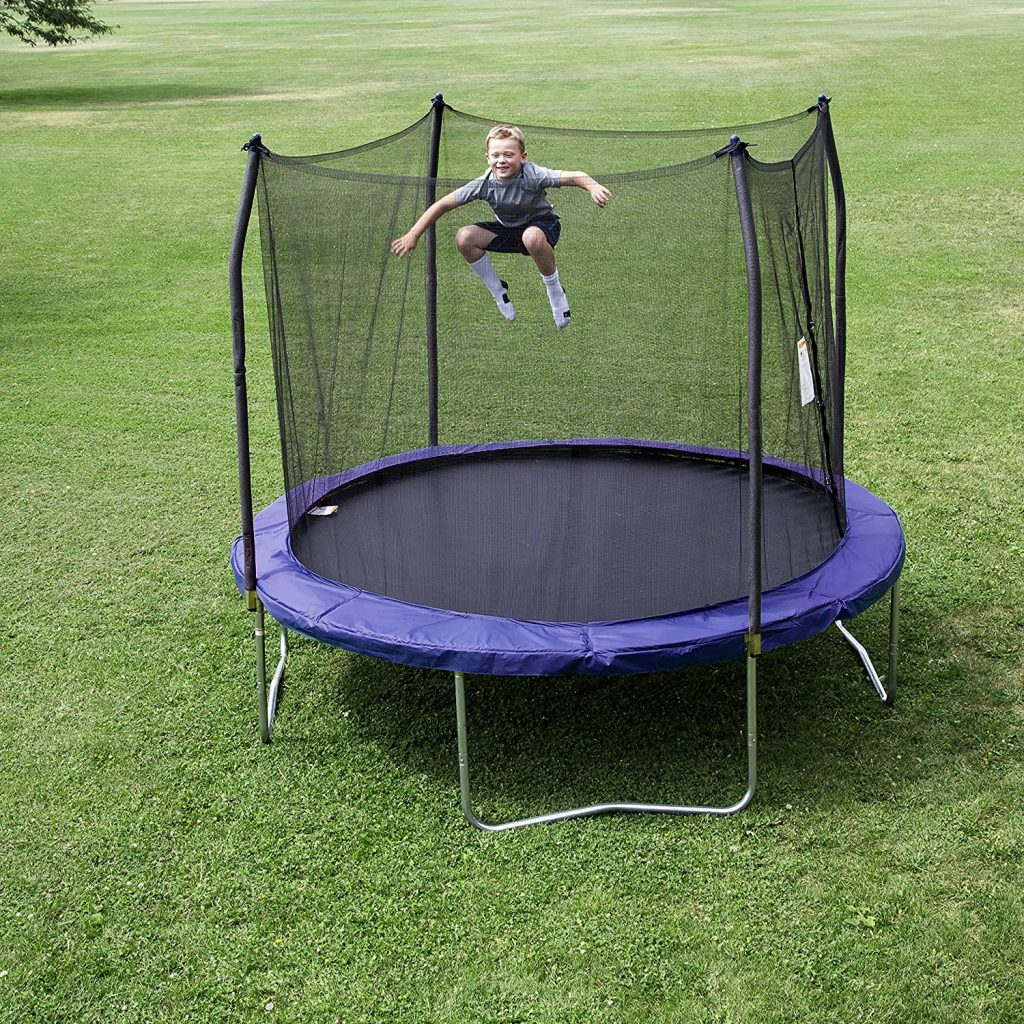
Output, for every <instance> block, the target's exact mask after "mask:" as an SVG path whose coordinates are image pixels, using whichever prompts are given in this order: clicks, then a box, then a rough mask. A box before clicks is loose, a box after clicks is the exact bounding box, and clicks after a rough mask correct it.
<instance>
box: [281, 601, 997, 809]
mask: <svg viewBox="0 0 1024 1024" xmlns="http://www.w3.org/2000/svg"><path fill="white" fill-rule="evenodd" d="M886 609H887V606H886V605H885V603H884V602H883V605H882V606H881V607H880V608H876V609H875V610H873V611H872V612H870V613H868V615H867V616H865V617H863V618H862V619H859V620H858V621H857V623H856V624H855V626H854V630H855V633H856V634H857V635H858V637H859V638H860V639H861V640H862V641H863V642H865V643H866V645H867V646H868V648H869V650H871V652H872V653H873V655H874V657H875V660H876V664H877V665H878V667H879V668H880V669H883V670H884V666H885V644H886V641H887V628H886V621H885V620H886V619H887V614H886ZM938 633H939V631H938V630H937V624H936V623H929V622H928V621H924V620H923V619H922V621H918V619H917V616H915V615H914V614H913V613H912V612H911V613H910V614H906V615H905V617H904V632H903V643H902V645H901V683H900V688H899V689H898V691H897V702H896V706H895V707H893V708H887V707H885V706H883V705H882V703H881V702H880V701H879V700H878V698H877V696H876V694H875V692H874V690H873V688H872V687H871V684H870V682H869V681H868V679H867V676H866V675H865V674H864V672H863V670H862V669H861V666H860V663H859V661H858V660H857V658H856V656H855V655H854V653H853V652H852V650H850V648H849V647H848V646H847V645H846V643H845V642H844V641H843V640H842V638H841V637H840V636H839V634H838V632H837V631H836V630H834V629H833V630H829V631H828V632H827V633H825V634H823V635H821V636H819V637H816V638H813V639H811V640H808V641H804V642H803V643H801V644H798V645H796V646H794V647H789V648H784V649H782V650H778V651H773V652H771V653H770V654H768V655H765V656H764V657H763V658H762V659H761V661H760V666H759V698H758V737H759V788H758V795H757V797H756V798H755V804H754V809H755V810H754V813H755V814H757V808H758V807H760V808H761V809H762V813H765V814H769V815H770V814H773V813H775V812H777V811H778V809H779V808H780V807H783V806H784V805H785V804H786V803H791V804H793V805H794V806H796V805H799V806H801V807H819V808H823V809H827V808H837V807H838V808H841V807H844V806H849V805H855V804H862V803H882V802H887V801H889V800H891V799H892V797H893V795H894V793H896V792H903V793H909V792H927V791H928V788H929V787H930V786H932V784H933V781H936V780H937V784H938V785H939V786H941V785H942V784H943V782H942V779H948V778H949V776H950V773H952V772H954V771H955V770H956V769H955V765H956V764H957V763H963V760H964V758H965V757H966V758H968V759H969V758H970V757H973V756H974V755H975V754H978V756H980V755H981V754H982V753H983V750H984V748H985V747H986V746H987V745H989V744H991V742H992V737H991V733H989V735H986V733H985V731H984V728H985V727H984V726H983V725H979V724H977V723H975V722H972V724H971V726H970V727H969V728H966V729H965V728H963V727H958V726H957V722H956V719H957V717H958V715H960V716H962V717H963V718H966V717H967V716H968V715H970V714H971V713H972V710H973V709H977V708H980V707H982V706H984V705H985V703H986V702H987V701H990V700H991V698H992V693H991V687H990V682H989V681H988V680H986V679H985V678H984V673H978V672H976V671H974V670H973V669H972V667H971V666H964V665H959V666H958V665H956V664H955V663H954V662H952V661H949V662H946V661H944V659H943V651H942V650H941V649H936V647H935V646H934V644H935V643H936V636H937V635H938ZM333 658H339V659H340V660H333ZM333 658H332V661H331V665H330V667H329V668H328V667H326V666H325V673H326V676H327V679H328V682H327V687H328V689H327V691H326V692H324V693H323V697H324V703H326V705H327V706H328V707H329V708H330V707H333V708H338V709H339V713H340V710H341V709H345V715H346V720H347V729H346V730H344V731H345V733H346V738H345V739H342V738H340V736H339V732H338V730H337V729H336V728H331V727H328V729H327V731H326V732H325V733H323V734H321V739H322V741H323V748H322V749H323V751H324V753H325V755H327V754H328V752H329V750H330V748H331V747H332V746H333V745H334V744H336V743H350V742H351V740H352V736H353V734H354V735H355V736H356V737H358V739H359V741H360V742H362V743H364V744H366V746H367V747H368V748H370V749H371V751H372V754H371V756H372V757H379V758H380V759H381V761H382V762H384V763H388V764H390V765H391V766H393V767H394V768H395V769H396V770H397V771H398V772H399V773H408V774H410V775H423V776H426V777H428V778H430V779H431V780H433V781H434V782H436V783H437V784H438V785H439V786H441V787H444V788H445V789H446V790H448V791H451V790H452V789H453V788H454V787H456V786H457V785H458V757H457V742H456V732H455V700H454V696H455V693H454V682H453V679H452V676H451V674H449V673H443V672H434V671H427V670H422V669H413V668H407V667H403V666H397V665H391V664H388V663H385V662H379V661H375V660H373V659H371V658H364V657H357V656H338V655H337V654H335V655H334V656H333ZM466 690H467V705H468V721H469V742H470V749H469V754H470V768H471V772H472V779H473V790H474V799H475V802H476V809H477V812H478V813H479V814H480V815H481V817H483V818H484V819H485V820H487V819H494V820H498V819H501V818H508V817H519V816H527V815H531V814H538V813H544V812H547V811H552V810H558V809H561V808H564V807H571V806H581V805H584V804H589V803H594V802H611V801H623V800H629V801H644V802H659V803H673V804H680V803H685V804H690V803H701V804H704V803H710V804H718V805H727V804H731V803H733V802H735V801H736V800H738V799H739V797H740V796H741V795H742V793H743V792H744V789H745V787H746V751H745V738H744V730H745V700H744V698H745V673H744V666H743V663H742V662H735V663H730V664H724V665H712V666H700V667H696V668H692V669H688V670H685V671H679V672H670V673H661V674H657V675H646V676H619V677H577V676H565V677H555V678H487V677H479V676H472V677H467V686H466ZM322 707H323V705H322V704H321V713H322ZM957 708H959V709H960V711H959V712H957V710H956V709H957ZM1004 725H1005V722H1003V720H1001V719H1000V720H999V722H998V724H997V726H996V728H1003V727H1004ZM988 728H989V729H990V730H991V728H992V722H991V721H990V722H989V725H988ZM282 731H283V732H284V733H286V734H287V733H291V735H290V736H287V738H286V736H285V735H282V739H285V742H289V741H291V742H295V743H297V744H298V745H299V746H300V747H301V746H303V745H305V743H306V742H307V741H308V740H309V739H311V737H302V736H301V735H296V734H295V733H294V732H292V730H291V729H286V730H282ZM939 777H941V779H940V778H939Z"/></svg>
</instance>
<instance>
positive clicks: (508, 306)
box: [491, 281, 516, 320]
mask: <svg viewBox="0 0 1024 1024" xmlns="http://www.w3.org/2000/svg"><path fill="white" fill-rule="evenodd" d="M499 283H500V284H501V291H500V292H497V293H494V292H492V293H491V294H493V295H494V301H495V302H496V303H497V304H498V312H499V313H501V315H502V316H503V317H504V318H505V319H506V320H515V318H516V307H515V306H513V305H512V300H511V299H510V298H509V297H508V284H507V283H506V282H505V281H501V282H499Z"/></svg>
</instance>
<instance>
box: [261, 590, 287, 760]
mask: <svg viewBox="0 0 1024 1024" xmlns="http://www.w3.org/2000/svg"><path fill="white" fill-rule="evenodd" d="M255 613H256V628H255V629H254V631H253V636H254V637H255V639H256V692H257V695H258V696H259V703H260V739H261V740H262V741H263V742H264V743H269V742H270V741H271V740H272V739H273V736H274V718H275V717H276V716H277V709H278V707H279V705H280V703H281V698H282V697H283V696H284V670H285V665H286V664H287V663H288V630H286V629H285V628H284V626H281V625H278V629H280V631H281V656H280V658H279V659H278V662H277V668H275V669H274V675H273V676H272V677H271V680H270V683H269V684H268V683H267V638H266V630H265V629H264V621H265V618H264V608H263V602H262V601H261V600H260V599H259V598H256V608H255Z"/></svg>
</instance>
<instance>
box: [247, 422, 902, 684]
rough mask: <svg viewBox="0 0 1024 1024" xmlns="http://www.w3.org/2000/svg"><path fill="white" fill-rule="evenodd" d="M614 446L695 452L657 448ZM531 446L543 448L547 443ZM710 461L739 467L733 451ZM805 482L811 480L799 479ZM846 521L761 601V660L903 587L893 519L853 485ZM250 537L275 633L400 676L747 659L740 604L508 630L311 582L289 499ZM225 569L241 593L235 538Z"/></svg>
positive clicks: (371, 468)
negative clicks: (819, 555) (825, 550)
mask: <svg viewBox="0 0 1024 1024" xmlns="http://www.w3.org/2000/svg"><path fill="white" fill-rule="evenodd" d="M595 443H600V444H615V443H620V442H619V440H617V439H607V438H605V439H600V440H598V439H593V440H587V439H580V440H576V441H572V442H564V441H563V442H558V444H559V445H565V444H580V445H583V444H595ZM621 443H622V444H628V445H630V446H633V447H638V446H640V447H651V448H662V449H678V450H681V451H686V452H689V453H694V452H697V451H698V450H697V449H693V448H683V447H682V446H676V445H668V444H664V443H658V442H637V441H628V440H622V441H621ZM533 444H534V442H512V443H503V444H488V445H461V446H454V447H444V448H432V449H423V450H421V451H417V452H406V453H403V454H402V455H399V456H393V457H390V458H387V459H381V460H378V461H377V462H374V463H370V464H367V465H366V466H362V467H359V468H358V469H355V470H351V471H349V472H347V473H344V474H340V475H339V476H336V477H333V478H330V479H325V480H324V486H323V487H316V488H315V491H316V493H317V494H319V495H321V496H322V495H323V494H326V493H327V492H328V491H329V490H331V489H333V488H334V487H336V486H337V485H338V484H339V483H342V482H345V481H346V480H349V479H354V478H356V477H358V476H363V475H367V474H368V473H372V472H375V471H376V470H378V469H381V468H383V467H385V466H388V465H396V464H399V463H402V462H409V461H413V460H419V459H425V458H431V457H435V456H451V455H453V454H454V455H458V454H471V453H474V452H483V451H495V450H500V449H503V448H511V447H527V446H532V445H533ZM536 444H537V446H538V447H540V446H542V445H545V446H546V445H549V444H550V442H537V443H536ZM707 454H709V455H710V454H715V455H719V456H731V457H738V456H739V457H741V456H742V453H738V452H729V453H726V452H715V453H712V452H710V451H708V452H707ZM767 461H769V460H766V462H767ZM790 468H792V467H790ZM803 472H804V473H805V475H807V470H806V469H804V470H803ZM846 513H847V529H846V532H845V534H844V535H843V538H842V540H841V541H840V542H839V545H838V546H837V547H836V549H835V551H834V552H833V553H832V554H831V555H830V556H829V558H827V559H826V560H825V561H824V562H823V563H822V564H821V565H819V566H818V567H817V568H816V569H814V570H813V571H812V572H809V573H807V574H805V575H804V576H801V577H799V578H797V579H795V580H791V581H789V582H788V583H786V584H784V585H782V586H779V587H775V588H773V589H771V590H766V591H765V592H764V594H763V596H762V609H761V636H762V650H763V651H765V652H767V651H770V650H773V649H775V648H777V647H782V646H784V645H786V644H792V643H796V642H797V641H798V640H803V639H806V638H807V637H811V636H814V635H815V634H817V633H820V632H822V631H824V630H826V629H828V627H829V626H830V625H831V624H832V623H833V622H834V621H835V620H836V619H844V620H845V619H851V618H853V617H854V616H856V615H858V614H859V613H861V612H863V611H864V610H866V609H867V608H869V607H870V606H871V605H872V604H874V603H875V602H876V601H878V600H879V599H880V598H881V597H883V596H884V595H885V594H886V593H888V591H889V590H890V589H891V588H892V586H893V584H894V583H895V582H896V580H897V579H898V578H899V575H900V571H901V569H902V567H903V561H904V557H905V554H906V545H905V541H904V536H903V529H902V527H901V525H900V521H899V518H898V516H897V515H896V513H895V512H894V511H893V510H892V509H891V508H890V507H889V506H888V505H887V504H886V503H885V502H884V501H882V500H881V499H880V498H877V497H875V495H873V494H872V493H871V492H870V491H868V490H866V489H865V488H863V487H860V486H858V485H857V484H855V483H853V482H852V481H849V480H848V481H847V482H846ZM255 534H256V569H257V581H256V590H257V593H258V595H259V597H260V599H261V600H262V601H263V604H264V605H265V607H266V609H267V611H269V612H270V614H271V615H272V616H273V617H274V618H275V619H276V620H277V621H278V622H279V623H280V624H281V625H282V626H284V627H285V628H287V629H290V630H294V631H295V632H297V633H301V634H302V635H304V636H307V637H310V638H311V639H314V640H320V641H323V642H324V643H328V644H331V645H333V646H335V647H342V648H345V649H346V650H350V651H355V652H357V653H359V654H367V655H370V656H372V657H376V658H383V659H386V660H388V661H394V662H398V663H400V664H404V665H417V666H420V667H423V668H436V669H443V670H446V671H452V672H470V673H478V674H482V675H557V674H561V673H570V672H575V673H582V674H587V675H612V674H625V673H636V672H656V671H662V670H665V669H673V668H679V667H681V666H683V665H694V664H701V663H707V662H715V661H731V660H733V659H735V658H740V657H743V655H744V653H745V646H744V636H745V634H746V632H747V600H746V598H745V597H744V598H740V599H737V600H733V601H728V602H724V603H722V604H717V605H713V606H710V607H707V608H700V609H695V610H690V611H686V612H680V613H678V614H672V615H661V616H657V617H654V618H647V619H632V620H628V621H619V622H531V621H526V620H520V619H505V618H499V617H496V616H490V615H475V614H470V613H466V612H453V611H447V610H444V609H439V608H429V607H426V606H423V605H416V604H410V603H408V602H406V601H399V600H395V599H393V598H389V597H384V596H382V595H380V594H373V593H369V592H367V591H361V590H357V589H355V588H353V587H348V586H345V585H344V584H341V583H336V582H334V581H331V580H327V579H324V578H323V577H322V576H318V575H316V574H315V573H313V572H310V570H309V569H307V568H306V567H305V566H304V565H302V564H301V563H300V562H299V561H298V560H297V559H296V558H295V556H294V555H293V553H292V549H291V544H290V539H289V526H288V509H287V500H286V497H281V498H279V499H278V500H277V501H275V502H274V503H273V504H272V505H270V506H268V507H267V508H265V509H264V510H263V511H262V512H260V513H259V514H258V515H257V516H256V519H255ZM231 566H232V570H233V572H234V575H235V580H236V582H237V584H238V587H239V589H240V590H244V575H243V562H242V543H241V538H239V539H237V540H236V541H235V543H234V545H233V546H232V549H231Z"/></svg>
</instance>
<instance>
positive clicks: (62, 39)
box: [0, 0, 113, 46]
mask: <svg viewBox="0 0 1024 1024" xmlns="http://www.w3.org/2000/svg"><path fill="white" fill-rule="evenodd" d="M92 5H93V0H0V29H3V30H4V31H5V32H7V33H8V34H9V35H12V36H14V37H15V38H16V39H21V40H22V41H23V42H26V43H28V44H29V45H30V46H35V45H36V44H37V43H46V45H47V46H61V45H63V44H67V43H76V42H78V41H79V40H80V39H88V38H89V37H90V36H102V35H106V34H107V33H109V32H113V27H112V26H110V25H106V24H104V23H103V22H102V21H99V20H98V19H97V18H96V17H94V15H93V12H92Z"/></svg>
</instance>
